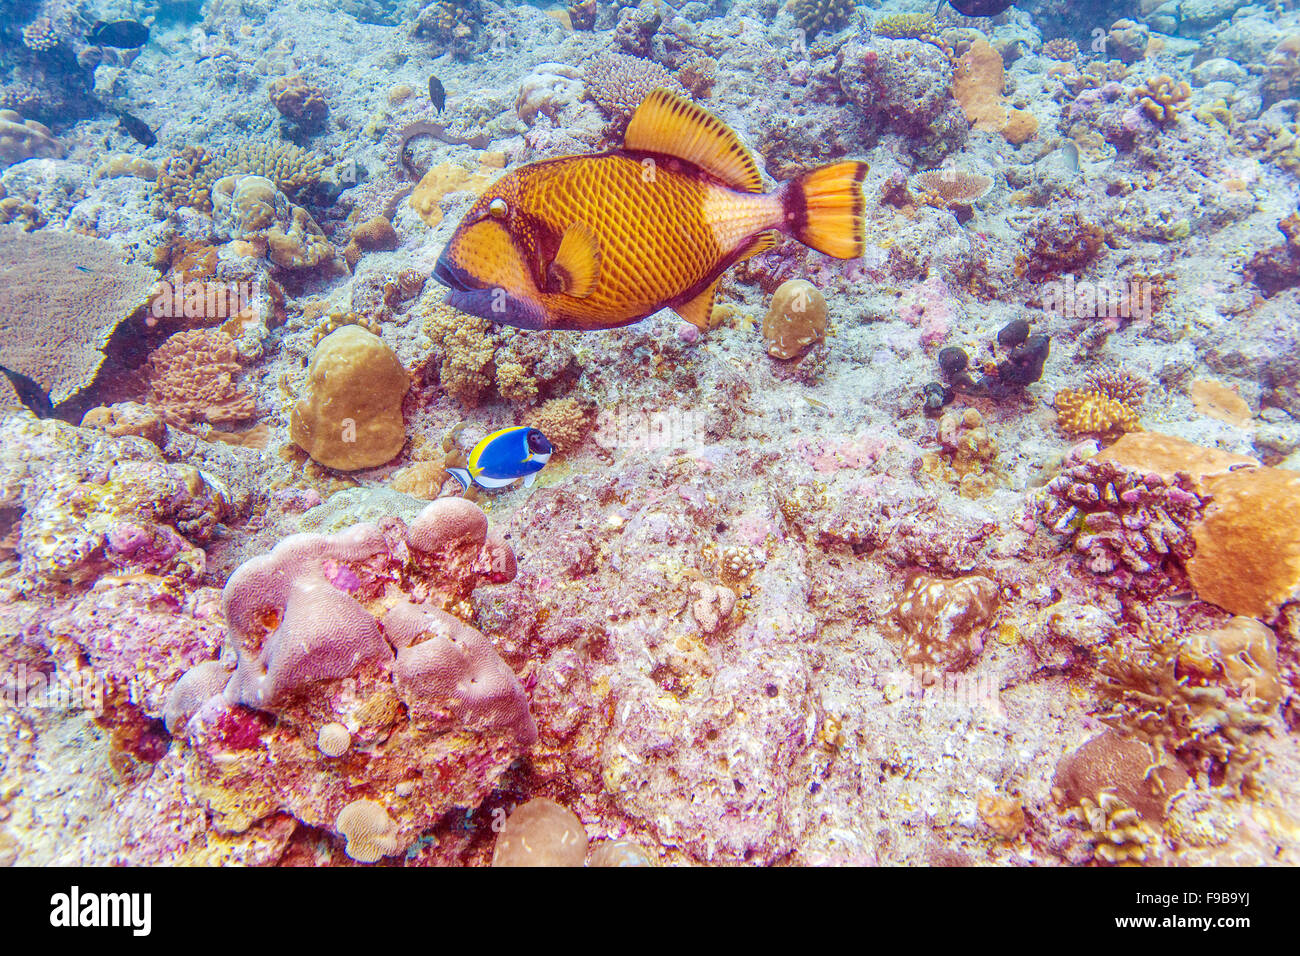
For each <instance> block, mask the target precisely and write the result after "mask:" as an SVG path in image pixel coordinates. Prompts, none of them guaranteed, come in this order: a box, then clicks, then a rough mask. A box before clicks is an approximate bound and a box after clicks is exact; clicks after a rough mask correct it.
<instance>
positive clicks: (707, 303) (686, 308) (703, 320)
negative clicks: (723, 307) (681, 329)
mask: <svg viewBox="0 0 1300 956" xmlns="http://www.w3.org/2000/svg"><path fill="white" fill-rule="evenodd" d="M721 281H722V277H721V276H719V277H718V278H717V279H714V280H713V282H711V283H710V284H709V286H708V288H706V289H705V290H704V291H703V292H701V293H700V294H699V295H697V296H696V297H695V298H693V299H691V300H690V301H689V302H683V303H682V304H681V305H675V306H673V311H674V312H676V313H677V314H678V315H680V316H681V317H682V318H683V319H685V320H686V321H687V322H689V323H691V325H693V326H695V327H696V328H697V329H699V330H700V331H701V332H707V331H708V330H709V329H710V328H712V323H711V319H712V317H713V300H714V298H716V296H717V294H718V283H719V282H721Z"/></svg>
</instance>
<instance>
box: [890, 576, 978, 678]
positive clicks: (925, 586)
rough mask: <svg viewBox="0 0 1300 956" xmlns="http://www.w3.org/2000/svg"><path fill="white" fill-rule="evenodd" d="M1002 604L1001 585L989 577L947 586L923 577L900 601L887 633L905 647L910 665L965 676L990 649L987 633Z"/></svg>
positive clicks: (969, 578) (896, 602) (956, 580)
mask: <svg viewBox="0 0 1300 956" xmlns="http://www.w3.org/2000/svg"><path fill="white" fill-rule="evenodd" d="M998 603H999V589H998V585H997V582H995V581H993V580H991V579H990V578H986V577H984V576H983V575H979V574H969V575H966V576H964V577H960V578H953V579H951V580H944V579H943V578H936V577H931V576H930V575H928V574H920V573H917V574H914V575H912V576H911V577H910V578H909V580H908V582H907V584H906V585H905V586H904V587H903V590H902V591H901V592H899V594H898V596H897V597H896V598H895V599H894V602H893V605H892V606H891V607H890V609H889V612H888V614H887V616H886V618H885V623H884V628H885V631H886V633H887V634H888V635H889V636H890V637H891V638H893V639H894V640H897V641H900V642H901V645H902V646H901V648H900V653H901V654H902V658H903V662H904V663H906V664H908V665H910V666H913V667H919V668H921V669H922V671H923V672H925V673H926V674H927V675H928V672H929V671H930V670H931V669H932V668H934V669H938V670H941V671H960V670H964V669H966V668H967V667H969V666H970V665H971V664H972V663H974V661H975V659H976V658H978V657H979V655H980V652H981V651H982V650H983V649H984V637H983V635H984V631H985V629H986V628H987V627H988V625H989V624H990V623H992V621H993V616H994V614H996V613H997V609H998ZM926 679H927V681H928V680H931V679H933V678H932V677H929V676H927V678H926Z"/></svg>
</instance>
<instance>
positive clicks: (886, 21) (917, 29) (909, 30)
mask: <svg viewBox="0 0 1300 956" xmlns="http://www.w3.org/2000/svg"><path fill="white" fill-rule="evenodd" d="M871 29H872V30H874V31H875V33H876V35H877V36H882V37H889V38H891V39H894V40H917V39H920V38H921V37H928V36H934V34H935V32H936V31H937V29H938V28H937V27H936V26H935V22H934V16H933V15H932V14H929V13H895V14H893V15H891V16H887V17H881V18H880V19H879V20H877V21H876V22H875V24H874V25H873V26H872V28H871Z"/></svg>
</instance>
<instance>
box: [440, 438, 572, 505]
mask: <svg viewBox="0 0 1300 956" xmlns="http://www.w3.org/2000/svg"><path fill="white" fill-rule="evenodd" d="M554 451H555V449H554V448H553V447H552V446H551V443H550V442H549V441H548V440H547V438H546V436H545V435H543V434H542V433H541V432H540V431H538V430H537V429H536V428H529V427H527V426H525V425H516V426H514V427H512V428H502V429H501V430H500V431H495V432H493V433H492V434H491V435H488V436H487V437H486V438H483V439H481V440H480V441H479V443H478V444H477V445H475V446H474V447H473V448H472V449H471V450H470V453H469V460H468V462H467V463H466V464H467V466H468V467H465V468H448V469H447V471H448V473H450V474H451V476H452V477H453V478H455V479H456V480H457V481H459V482H460V484H461V487H462V488H464V489H465V490H466V491H469V487H470V485H472V484H473V485H478V486H479V487H480V488H488V489H497V488H505V487H507V486H509V485H513V484H514V483H515V482H516V481H518V480H519V479H520V478H522V479H523V480H524V487H525V488H531V487H532V484H533V482H534V481H535V480H536V479H537V473H538V472H539V471H541V470H542V469H543V468H545V467H546V463H547V462H548V461H550V460H551V453H552V452H554Z"/></svg>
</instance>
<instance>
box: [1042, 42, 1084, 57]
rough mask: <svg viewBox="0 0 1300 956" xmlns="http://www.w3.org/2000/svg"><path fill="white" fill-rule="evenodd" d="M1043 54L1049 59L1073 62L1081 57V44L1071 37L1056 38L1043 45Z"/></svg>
mask: <svg viewBox="0 0 1300 956" xmlns="http://www.w3.org/2000/svg"><path fill="white" fill-rule="evenodd" d="M1042 52H1043V56H1045V57H1047V58H1048V59H1051V60H1061V61H1062V62H1072V61H1073V60H1074V59H1075V58H1076V57H1077V56H1078V55H1079V44H1077V43H1075V42H1074V41H1073V40H1071V39H1070V38H1069V37H1056V38H1054V39H1051V40H1048V41H1047V42H1046V43H1044V44H1043V51H1042Z"/></svg>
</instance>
